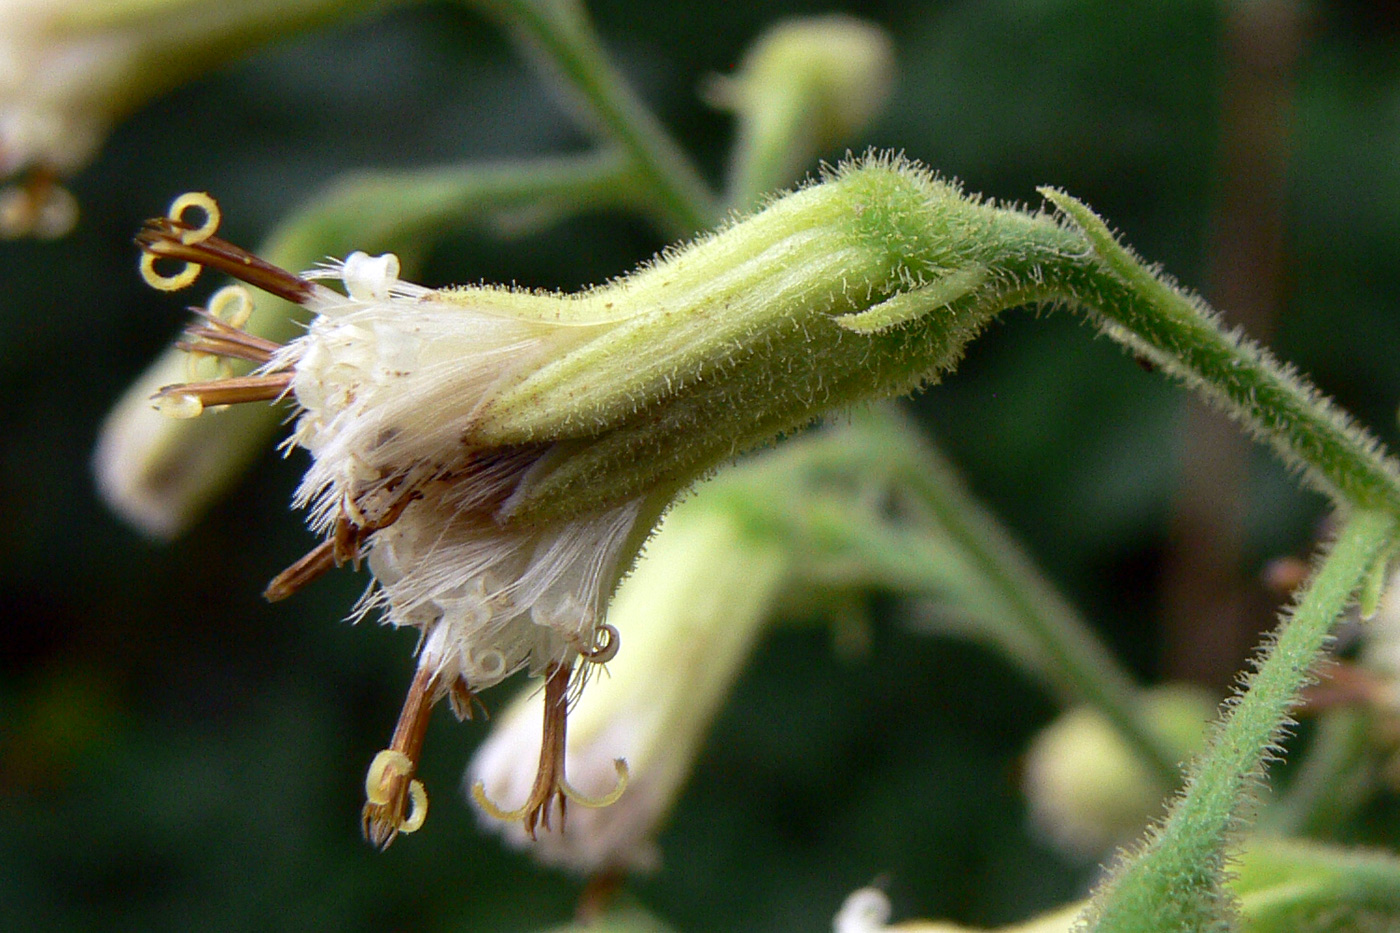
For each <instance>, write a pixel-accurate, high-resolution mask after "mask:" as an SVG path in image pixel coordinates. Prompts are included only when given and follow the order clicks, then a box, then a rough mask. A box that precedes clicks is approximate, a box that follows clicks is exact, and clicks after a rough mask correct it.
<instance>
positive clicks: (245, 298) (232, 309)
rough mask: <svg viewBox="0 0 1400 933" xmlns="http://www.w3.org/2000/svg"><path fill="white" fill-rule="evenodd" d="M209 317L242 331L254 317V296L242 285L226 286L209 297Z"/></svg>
mask: <svg viewBox="0 0 1400 933" xmlns="http://www.w3.org/2000/svg"><path fill="white" fill-rule="evenodd" d="M208 314H209V317H211V318H214V319H216V320H218V321H219V322H221V323H224V324H227V325H228V326H229V327H231V328H233V329H234V330H236V331H242V330H243V328H244V326H246V325H247V323H248V319H249V318H250V317H252V316H253V296H252V295H251V294H249V292H248V289H246V288H244V287H243V286H242V285H225V286H224V287H223V288H221V289H219V290H218V291H217V292H215V293H214V294H212V295H210V296H209V306H208Z"/></svg>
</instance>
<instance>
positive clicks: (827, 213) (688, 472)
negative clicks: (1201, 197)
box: [138, 157, 1025, 845]
mask: <svg viewBox="0 0 1400 933" xmlns="http://www.w3.org/2000/svg"><path fill="white" fill-rule="evenodd" d="M928 212H933V213H934V214H935V215H937V216H940V217H942V218H943V221H944V222H943V223H941V224H936V225H935V226H934V228H933V229H932V231H929V232H919V231H918V230H916V229H915V227H914V226H913V225H911V224H910V223H909V220H910V218H911V217H912V216H914V215H919V216H922V215H923V214H926V213H928ZM200 216H202V218H203V219H202V220H199V217H200ZM999 216H1000V215H999V214H998V213H997V212H996V210H995V209H994V208H991V207H989V206H984V205H979V204H978V203H976V202H975V201H971V200H968V199H966V198H963V197H962V196H961V194H960V193H959V192H958V190H957V189H956V188H955V187H953V186H951V185H948V184H946V183H944V182H941V181H939V180H937V179H935V178H933V177H932V176H931V175H929V174H928V173H927V172H926V171H924V170H922V169H920V168H918V167H916V166H913V165H910V164H909V163H906V162H904V161H902V160H900V159H897V158H890V157H872V158H869V159H867V160H865V161H864V162H862V163H859V164H856V165H853V166H851V167H849V168H848V169H845V170H843V171H841V172H839V173H837V174H835V175H833V176H832V177H830V178H828V179H826V180H824V181H823V182H822V183H820V184H814V185H810V186H808V187H806V188H803V189H801V190H799V191H797V192H794V193H792V194H790V195H788V196H786V197H784V198H782V199H779V200H777V201H774V202H773V203H771V204H770V205H768V206H767V207H766V208H765V209H764V210H763V211H762V212H760V213H758V214H756V215H754V216H753V217H751V218H748V219H746V220H743V221H742V222H736V223H735V224H733V225H732V226H730V227H728V228H727V229H725V230H722V231H720V232H718V233H716V234H714V235H712V236H710V237H707V238H705V239H702V240H700V241H699V242H697V243H696V244H693V245H691V246H689V247H686V248H685V249H682V250H677V251H674V252H670V253H667V254H665V255H663V256H662V257H660V258H659V259H658V260H657V261H656V262H654V263H652V264H651V265H648V266H646V267H644V268H643V269H641V270H639V271H638V272H636V273H634V274H632V275H630V276H627V277H625V278H622V279H618V280H615V281H613V282H610V283H608V284H607V285H605V286H601V287H598V288H594V289H589V290H587V291H584V292H581V293H579V294H575V295H558V294H540V293H532V292H524V291H518V290H511V289H503V288H493V287H476V288H461V289H446V290H430V289H426V288H422V287H419V286H416V285H412V284H409V283H405V282H403V281H401V280H400V279H399V277H398V263H397V260H396V259H395V258H394V257H393V256H387V255H386V256H380V257H377V258H371V257H369V256H365V255H363V254H358V253H356V254H352V255H351V256H349V257H348V258H347V259H345V260H344V261H343V262H337V263H331V264H329V265H326V266H323V267H322V268H320V269H317V270H315V271H314V272H312V273H308V274H306V275H297V274H293V273H291V272H288V271H286V270H284V269H281V268H278V267H276V266H273V265H271V264H269V263H267V262H265V261H263V260H261V259H259V258H257V257H256V256H253V255H251V254H249V253H248V252H246V251H244V250H242V249H240V248H238V247H236V246H234V245H232V244H230V243H228V242H225V241H223V240H221V239H219V238H218V237H216V236H214V233H215V230H216V228H217V225H218V207H217V205H216V204H215V203H214V201H213V199H212V198H210V197H209V196H208V195H187V196H185V197H183V198H181V199H178V200H177V202H176V203H175V205H173V206H172V209H171V211H170V213H169V215H168V216H166V217H163V218H159V219H156V220H153V221H151V223H150V224H149V225H148V226H147V228H146V229H145V230H144V231H143V232H142V234H141V235H140V236H139V237H138V242H139V244H140V245H141V247H142V249H143V250H144V253H145V254H144V256H143V259H142V270H143V273H144V274H145V276H146V278H147V280H148V281H149V282H150V283H151V284H152V285H154V286H156V287H158V288H164V289H176V288H183V287H185V286H187V285H189V284H190V283H191V282H193V281H194V279H195V278H196V277H197V276H198V274H199V270H200V269H201V268H203V267H205V266H210V267H213V268H215V269H217V270H220V271H223V272H226V273H228V274H230V275H232V276H234V277H235V278H238V279H241V280H242V281H243V282H245V283H248V284H251V285H254V286H256V287H258V288H261V289H263V290H265V291H267V292H270V293H272V294H274V295H277V296H279V297H281V298H284V299H287V300H289V301H292V302H295V303H297V304H300V305H302V306H304V307H305V308H306V309H307V310H308V311H310V312H311V315H312V318H313V319H312V322H311V324H310V326H309V328H308V330H307V331H306V333H305V334H304V335H303V336H301V337H299V338H297V339H295V340H292V341H290V342H289V343H287V344H285V345H281V344H277V343H274V342H272V341H269V340H266V339H263V338H260V337H256V336H253V335H251V334H249V333H248V332H247V331H245V330H244V329H243V328H242V326H241V324H242V320H243V317H244V314H245V312H246V310H247V308H248V306H249V305H250V304H251V299H250V298H249V297H248V295H247V293H246V292H243V291H239V290H236V291H233V292H224V293H220V294H219V295H216V296H215V298H214V300H212V301H211V302H210V304H209V307H208V308H206V309H203V310H202V311H201V312H200V314H201V319H202V320H201V322H200V323H197V324H196V325H195V326H194V327H192V328H191V329H190V330H189V331H187V334H186V339H185V341H184V343H183V346H184V347H185V348H186V349H188V350H189V351H191V352H192V353H193V354H194V355H195V357H214V358H221V359H232V360H242V361H248V362H252V363H254V364H256V366H257V368H256V369H255V370H254V371H253V372H252V373H251V374H249V375H245V376H237V377H235V376H232V375H231V374H226V375H220V376H218V377H217V378H214V379H209V380H198V379H194V380H191V381H189V382H186V383H182V384H179V385H173V386H168V387H166V388H164V389H162V390H161V391H160V392H159V393H158V394H157V399H158V404H159V406H160V407H162V408H163V409H165V410H166V411H168V412H169V413H170V414H172V415H175V416H195V415H198V414H200V413H201V412H203V411H204V410H206V409H208V408H214V407H220V406H224V405H228V404H232V403H237V402H252V401H269V400H279V399H290V400H292V401H294V402H295V403H296V405H297V407H298V413H297V416H296V426H295V429H294V432H293V436H292V438H291V440H290V442H289V444H290V446H292V447H302V448H305V449H306V450H307V451H308V452H309V453H310V454H311V457H312V465H311V467H310V468H309V469H308V471H307V473H306V476H305V478H304V480H303V481H302V484H301V486H300V488H299V489H298V491H297V494H296V501H297V504H298V505H300V506H302V507H305V508H306V509H308V511H309V513H310V523H311V525H312V527H313V529H314V530H315V531H317V532H318V533H319V534H321V535H322V536H323V540H322V542H321V543H320V544H319V545H318V546H317V547H315V548H314V549H312V550H311V551H310V552H309V553H308V554H307V555H306V556H305V557H304V558H302V559H301V560H300V561H298V562H297V563H295V564H294V565H293V566H291V567H289V568H288V569H287V570H285V571H284V572H283V573H282V574H280V575H278V576H277V577H276V578H275V579H274V580H273V581H272V583H271V584H270V585H269V586H268V589H267V593H266V595H267V596H268V597H269V598H271V599H281V598H283V597H285V596H288V595H290V594H292V593H294V592H295V591H296V590H297V589H299V588H301V587H302V586H305V585H306V584H307V583H309V582H310V581H312V580H314V579H315V578H316V577H318V576H320V575H321V574H323V573H325V572H326V571H328V570H329V569H331V568H332V567H335V566H338V565H341V564H344V563H347V562H348V563H352V564H356V565H358V564H359V563H360V562H361V561H366V562H367V563H368V564H369V568H370V570H371V571H372V572H373V573H374V575H375V585H374V587H373V588H372V589H371V591H370V592H369V593H368V594H367V595H366V597H365V598H364V599H363V600H362V601H361V603H360V605H359V607H358V614H360V615H363V614H365V613H368V612H371V611H376V610H378V611H380V612H381V613H382V616H383V618H384V620H385V621H386V622H388V623H389V624H392V625H398V626H412V627H414V628H417V629H418V630H419V631H420V632H421V633H422V639H421V641H420V651H419V662H418V671H417V674H416V675H415V679H414V682H413V686H412V687H411V689H410V691H409V695H408V699H407V700H406V701H405V705H404V710H403V714H402V716H401V717H400V722H399V727H398V728H397V729H396V730H395V734H394V738H393V741H392V742H391V743H390V747H389V748H388V749H386V751H385V753H384V755H382V756H380V758H379V759H377V760H376V763H375V766H374V768H373V769H372V771H371V780H370V782H369V787H368V790H369V797H370V803H369V805H368V806H367V808H366V829H367V832H368V834H369V836H370V838H371V839H373V840H374V841H376V842H377V843H379V844H381V845H382V844H387V843H388V842H389V841H390V840H391V839H392V838H393V837H394V836H395V835H396V834H397V833H398V832H400V831H407V830H409V829H410V828H416V826H417V824H418V823H419V822H420V817H421V815H422V806H418V807H417V808H416V810H415V809H413V808H412V804H413V801H415V800H417V801H419V802H420V803H422V804H424V805H425V801H426V797H425V795H424V794H423V793H422V788H421V787H418V786H417V785H416V784H415V779H414V777H413V774H414V771H415V769H416V762H417V759H418V753H419V751H420V747H421V744H422V741H423V734H424V730H425V727H426V721H427V715H428V712H429V710H430V709H431V707H432V706H433V704H434V703H435V702H436V701H437V700H439V699H441V698H443V697H447V698H450V700H451V702H452V705H453V708H454V710H455V711H456V712H457V713H458V714H459V715H461V716H466V715H467V714H469V713H470V711H471V708H472V702H473V699H474V697H475V694H476V692H477V691H479V690H481V689H483V688H485V687H489V686H491V685H492V684H495V683H497V682H498V681H500V680H502V679H503V678H505V677H506V676H508V675H510V674H511V673H512V672H514V671H517V670H522V669H528V670H529V671H531V672H532V673H535V674H538V675H541V676H543V677H544V679H545V682H546V687H545V697H546V703H545V711H544V716H545V728H544V741H543V743H542V746H541V753H540V767H539V770H538V773H537V777H536V780H535V782H534V785H533V787H532V789H531V792H530V794H529V796H528V798H527V800H526V803H525V805H524V806H523V807H522V808H521V810H520V811H517V814H512V815H519V816H520V817H521V819H522V820H523V821H524V823H525V825H526V828H527V830H529V831H530V833H531V834H533V833H534V831H535V829H536V828H537V827H538V826H541V825H543V826H545V827H548V825H549V824H548V816H549V813H550V807H551V806H552V804H553V802H554V801H555V800H559V801H561V803H560V807H561V810H562V806H563V804H562V800H563V799H565V798H567V797H568V796H569V792H568V790H567V788H568V785H567V783H566V781H565V778H564V750H565V747H566V742H565V725H566V722H565V721H566V717H567V713H568V708H569V706H570V703H571V702H572V699H573V698H575V697H576V696H577V691H578V689H579V688H580V687H581V685H582V683H583V681H584V679H585V677H586V672H587V671H588V669H589V666H590V665H591V664H593V663H600V662H603V661H606V660H607V659H609V658H611V657H612V656H613V654H614V653H616V651H617V649H618V634H617V631H616V629H614V628H612V627H610V626H608V625H607V624H605V623H604V620H603V610H604V606H605V603H606V601H607V599H608V597H609V596H610V595H611V593H612V591H613V589H614V587H615V586H616V584H617V581H618V580H619V578H620V576H621V575H622V574H623V573H625V572H626V570H627V569H628V567H629V566H630V565H631V563H632V561H633V560H634V558H635V557H636V555H637V553H638V551H639V549H640V547H641V543H642V541H643V540H645V538H646V536H647V535H648V534H649V533H650V532H651V530H652V528H653V527H654V526H655V525H656V523H657V521H658V520H659V518H660V516H661V514H662V513H663V512H664V510H665V509H666V508H667V506H668V505H669V504H670V503H671V502H672V501H673V500H674V499H675V498H676V496H678V495H679V494H680V493H681V492H682V491H684V490H685V489H686V488H688V487H689V486H690V485H691V484H692V483H694V482H695V481H696V480H697V479H699V478H700V477H702V476H704V475H705V474H706V473H708V472H710V471H712V470H714V469H715V468H717V467H718V466H720V465H721V464H723V463H724V462H726V461H728V460H730V459H732V458H733V457H734V456H735V455H736V454H738V453H742V452H743V451H745V450H748V449H750V448H753V447H755V446H757V445H759V444H763V443H766V442H768V441H771V440H772V439H774V438H775V437H777V436H778V435H779V434H781V433H783V432H786V431H791V430H794V429H796V428H799V427H802V426H804V425H806V424H807V423H809V422H811V421H812V420H813V419H814V418H816V417H818V416H820V415H821V414H823V413H825V412H827V411H830V410H831V409H833V408H839V407H842V406H844V405H847V404H850V403H852V402H857V401H861V400H866V399H870V398H875V397H882V396H888V395H893V394H898V393H900V392H903V391H907V390H908V389H910V388H912V387H913V386H916V385H919V384H921V383H923V382H926V381H929V380H930V379H933V378H935V377H936V376H937V375H938V374H940V373H941V372H942V371H944V370H946V369H948V368H950V367H951V366H952V365H953V363H954V362H956V360H957V358H958V355H959V354H960V352H961V349H962V347H963V345H964V344H965V343H966V342H967V341H968V340H970V339H971V338H972V337H973V336H975V335H976V334H977V333H978V331H979V330H980V329H981V327H982V326H984V325H985V323H986V322H987V321H988V320H989V319H990V318H991V316H992V315H994V314H995V313H996V312H997V311H999V310H1000V309H1001V307H1002V305H1003V303H1004V301H1005V300H1006V293H1007V292H1008V290H1010V292H1011V293H1014V294H1016V295H1018V296H1020V295H1024V290H1023V289H1022V287H1021V286H1020V285H1019V284H1018V283H1017V282H1016V280H1015V279H1014V277H1003V276H999V275H996V274H993V273H992V270H988V269H986V268H985V267H984V266H983V265H982V262H983V260H982V258H981V257H980V254H979V253H978V252H977V249H978V247H977V245H976V244H975V242H973V241H971V240H970V239H969V238H967V237H966V236H964V233H965V231H966V229H967V224H969V223H982V222H986V221H988V220H995V219H996V218H998V217H999ZM192 217H193V218H195V219H194V220H192V219H191V218H192ZM1017 261H1018V262H1021V261H1025V259H1024V257H1017ZM168 263H175V264H177V268H175V269H174V270H171V271H162V269H163V268H164V267H165V264H168ZM328 279H329V280H338V281H339V282H340V284H341V285H342V287H343V289H344V291H343V293H342V292H341V291H337V290H335V289H332V288H330V287H328V286H327V285H325V284H323V282H324V281H325V280H328ZM235 288H236V287H235ZM933 312H936V313H933ZM415 788H416V789H415ZM415 814H416V815H415Z"/></svg>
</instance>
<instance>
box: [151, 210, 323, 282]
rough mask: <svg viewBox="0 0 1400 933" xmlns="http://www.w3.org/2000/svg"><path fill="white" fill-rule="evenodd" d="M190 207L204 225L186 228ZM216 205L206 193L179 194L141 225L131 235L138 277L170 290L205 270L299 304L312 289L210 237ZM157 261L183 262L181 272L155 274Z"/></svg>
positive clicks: (216, 217)
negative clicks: (137, 252)
mask: <svg viewBox="0 0 1400 933" xmlns="http://www.w3.org/2000/svg"><path fill="white" fill-rule="evenodd" d="M190 208H197V209H201V210H203V211H205V221H204V223H203V224H201V225H200V226H198V227H191V226H190V225H189V224H188V223H186V222H185V220H184V214H185V213H186V212H187V211H188V210H189V209H190ZM219 218H220V213H219V206H218V204H217V203H216V202H215V201H214V199H213V198H211V197H209V195H207V194H202V193H195V194H188V195H182V196H181V197H179V198H176V199H175V203H174V204H172V205H170V215H169V216H167V217H156V218H153V219H151V220H148V221H146V226H145V228H144V229H142V231H141V232H140V233H138V234H137V235H136V244H137V245H138V246H140V247H141V249H142V250H144V251H145V255H143V256H142V257H141V276H142V277H143V278H144V279H145V280H146V282H147V283H148V284H150V285H151V286H152V287H154V288H158V289H161V290H162V291H175V290H176V289H180V288H184V287H185V286H187V285H189V284H190V283H192V282H193V281H194V280H195V279H196V278H198V277H199V271H200V268H201V267H203V266H210V267H212V268H215V269H218V270H219V271H220V272H226V273H228V274H229V275H231V276H233V277H234V278H236V279H239V280H241V281H244V282H247V283H248V284H249V285H252V286H254V287H255V288H260V289H262V290H263V291H265V292H268V293H269V294H272V295H276V296H277V297H279V298H285V299H287V300H288V301H291V302H295V303H296V304H305V303H306V301H307V299H308V298H310V297H311V295H312V293H313V291H314V288H315V286H313V285H312V284H311V283H310V282H308V281H307V280H306V279H303V278H302V277H301V276H299V275H294V274H292V273H290V272H288V271H287V270H286V269H282V268H280V267H278V266H274V265H273V264H272V263H270V262H267V261H265V260H262V259H259V258H258V257H257V256H254V255H253V254H252V253H250V252H248V251H247V250H245V249H243V248H242V247H239V246H234V245H233V244H232V243H230V242H228V241H227V240H221V239H219V238H218V237H216V236H214V231H215V230H216V229H217V228H218V225H219ZM157 259H173V260H177V261H183V262H184V263H185V267H184V268H183V269H182V270H181V271H180V272H179V273H177V274H175V275H162V274H161V273H159V272H157V271H156V268H155V262H156V260H157Z"/></svg>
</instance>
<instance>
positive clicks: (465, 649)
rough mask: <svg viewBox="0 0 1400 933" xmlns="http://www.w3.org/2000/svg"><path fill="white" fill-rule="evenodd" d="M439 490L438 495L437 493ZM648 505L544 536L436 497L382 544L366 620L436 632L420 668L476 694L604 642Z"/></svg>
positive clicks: (376, 548)
mask: <svg viewBox="0 0 1400 933" xmlns="http://www.w3.org/2000/svg"><path fill="white" fill-rule="evenodd" d="M430 495H431V493H430ZM640 506H641V503H640V500H634V501H632V502H628V503H625V504H624V505H621V506H618V507H616V508H614V509H611V510H608V511H605V512H602V513H600V514H598V515H595V516H589V517H586V518H581V519H576V520H573V521H568V522H562V523H559V524H557V525H553V526H550V527H548V528H543V529H528V530H514V529H501V528H496V527H493V526H490V525H489V524H483V523H482V522H481V521H479V520H473V519H472V518H471V517H470V516H468V515H467V514H466V513H463V512H460V511H457V510H455V509H454V508H452V507H451V505H450V504H448V505H446V506H444V505H443V504H441V503H438V502H434V501H433V500H432V499H431V498H428V499H424V500H419V501H417V502H414V503H413V505H411V506H410V507H409V508H407V509H406V510H405V511H404V513H403V515H402V516H401V517H400V518H399V519H398V521H396V522H394V524H392V525H391V526H389V527H388V528H385V529H383V530H382V531H380V532H378V533H377V534H376V535H375V536H374V538H373V539H372V544H371V549H370V553H369V567H370V570H371V571H372V572H373V574H374V577H375V581H376V587H375V588H374V589H373V590H372V591H371V592H370V593H369V594H368V595H367V596H366V597H365V599H363V600H362V601H361V603H360V606H359V607H358V608H357V610H356V611H357V614H359V615H363V614H365V613H368V612H371V611H373V610H376V609H378V610H381V611H382V613H383V616H384V621H386V622H387V623H389V624H392V625H400V626H402V625H411V626H414V627H415V628H418V629H421V630H422V631H423V632H424V633H425V636H426V638H425V641H424V645H423V649H422V650H423V658H422V659H420V665H422V664H428V665H430V666H432V667H433V668H435V673H436V674H437V680H438V683H439V684H442V685H444V687H445V685H447V684H450V683H453V682H454V681H455V680H456V679H457V678H458V677H460V678H461V679H462V680H464V681H465V682H466V684H467V686H468V687H470V688H471V689H472V690H473V691H477V690H482V689H485V688H487V687H490V686H493V685H494V684H496V683H499V682H500V681H502V680H504V679H505V678H506V677H508V676H510V675H511V674H512V673H514V672H515V671H517V670H520V669H521V668H525V667H528V668H529V669H530V671H531V673H534V674H541V673H544V672H545V671H546V670H547V669H548V667H549V666H550V665H552V664H560V663H565V662H566V661H572V659H573V658H574V657H575V656H576V655H577V654H588V653H589V652H591V651H593V650H594V648H595V647H596V641H597V638H598V634H599V627H600V626H601V624H602V620H603V613H604V608H605V603H606V601H607V598H608V596H609V595H610V590H611V587H612V583H613V580H614V579H615V577H616V574H617V571H618V562H619V560H620V558H621V553H622V548H623V545H624V544H625V543H626V541H627V539H628V537H629V535H630V533H631V531H632V526H633V525H634V524H635V522H636V519H637V515H638V513H639V511H640Z"/></svg>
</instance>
